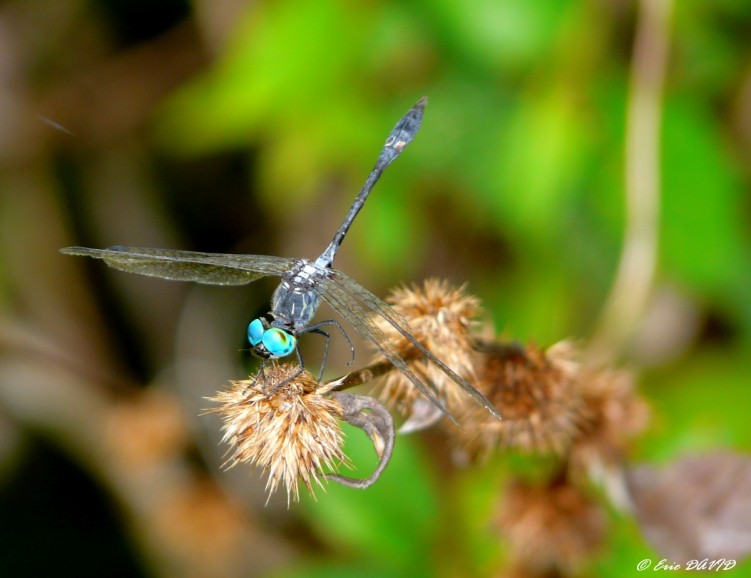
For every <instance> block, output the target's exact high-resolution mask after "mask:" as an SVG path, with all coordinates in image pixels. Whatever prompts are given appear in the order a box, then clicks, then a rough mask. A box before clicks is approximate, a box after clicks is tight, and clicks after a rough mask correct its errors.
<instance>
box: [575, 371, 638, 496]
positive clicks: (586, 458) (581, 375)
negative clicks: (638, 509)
mask: <svg viewBox="0 0 751 578" xmlns="http://www.w3.org/2000/svg"><path fill="white" fill-rule="evenodd" d="M568 359H569V360H571V359H572V356H568ZM573 367H574V368H575V372H576V374H577V375H578V377H577V380H578V381H579V384H580V385H579V387H580V388H581V391H582V396H583V398H584V401H585V403H586V405H587V410H586V414H587V423H586V427H584V428H582V431H581V432H580V434H579V435H578V436H577V438H576V440H575V441H574V445H573V447H572V449H571V456H570V458H569V460H570V464H571V466H572V467H573V468H574V474H575V475H581V474H587V475H590V476H591V475H592V474H597V473H598V472H599V473H602V472H605V473H606V474H607V472H608V471H615V470H619V469H620V466H621V465H622V463H623V462H624V460H625V458H626V453H627V450H628V444H629V442H630V441H631V440H632V439H633V438H634V437H636V436H637V435H638V434H640V433H641V432H642V431H644V429H645V428H646V426H647V423H648V421H649V416H650V411H649V407H648V405H647V403H646V401H644V399H642V398H641V397H640V396H639V395H638V394H637V392H636V384H635V381H634V376H633V374H632V373H631V372H630V371H627V370H622V369H613V368H599V367H598V368H594V367H589V366H587V365H586V364H585V363H574V366H573ZM611 497H612V496H611Z"/></svg>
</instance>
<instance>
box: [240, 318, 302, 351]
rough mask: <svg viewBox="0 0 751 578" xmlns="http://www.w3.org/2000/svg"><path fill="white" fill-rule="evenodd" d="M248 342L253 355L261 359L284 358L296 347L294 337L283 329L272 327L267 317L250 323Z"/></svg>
mask: <svg viewBox="0 0 751 578" xmlns="http://www.w3.org/2000/svg"><path fill="white" fill-rule="evenodd" d="M248 341H249V342H250V346H251V351H252V352H253V354H254V355H256V356H258V357H261V358H263V359H275V358H277V357H286V356H287V355H289V354H290V353H292V352H293V351H294V350H295V348H296V347H297V339H296V338H295V336H294V335H293V334H292V333H290V332H289V331H287V330H286V329H284V328H281V327H274V326H273V324H272V322H271V321H269V319H268V318H267V317H259V318H258V319H254V320H253V321H251V322H250V324H249V325H248Z"/></svg>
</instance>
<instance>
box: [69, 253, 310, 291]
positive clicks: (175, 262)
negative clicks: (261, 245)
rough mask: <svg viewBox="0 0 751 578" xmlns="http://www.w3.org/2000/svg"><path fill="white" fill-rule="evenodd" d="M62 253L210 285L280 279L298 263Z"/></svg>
mask: <svg viewBox="0 0 751 578" xmlns="http://www.w3.org/2000/svg"><path fill="white" fill-rule="evenodd" d="M60 252H61V253H65V254H66V255H80V256H84V257H93V258H94V259H102V260H103V261H104V262H105V263H107V265H109V266H110V267H113V268H115V269H119V270H120V271H127V272H128V273H138V274H139V275H149V276H151V277H161V278H163V279H172V280H175V281H195V282H196V283H206V284H209V285H244V284H246V283H250V282H252V281H255V280H256V279H260V278H261V277H265V276H269V275H276V276H278V275H281V274H282V273H284V272H285V271H286V270H287V269H289V268H290V267H292V266H293V265H294V263H295V259H290V258H285V257H270V256H266V255H225V254H223V253H198V252H194V251H177V250H172V249H145V248H138V247H110V248H109V249H87V248H86V247H66V248H65V249H60Z"/></svg>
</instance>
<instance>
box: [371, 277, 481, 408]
mask: <svg viewBox="0 0 751 578" xmlns="http://www.w3.org/2000/svg"><path fill="white" fill-rule="evenodd" d="M387 301H388V302H389V303H390V304H391V305H392V306H393V308H394V310H395V311H396V312H397V313H399V314H400V315H401V316H402V317H403V318H404V319H405V320H406V321H407V323H408V325H409V330H410V332H411V334H412V335H413V336H414V337H415V339H417V341H419V342H420V343H421V344H423V345H424V346H425V347H426V348H427V349H428V350H429V351H430V352H431V353H433V354H434V355H435V356H436V357H437V358H438V359H440V360H441V361H443V362H444V363H445V364H446V365H448V366H449V367H450V368H451V369H453V370H454V371H455V372H456V373H457V374H459V375H460V376H462V377H464V378H465V379H467V380H470V381H471V380H473V378H474V364H473V357H472V344H473V339H472V337H471V335H470V330H471V328H472V326H473V322H472V318H473V317H475V316H476V315H477V312H478V310H479V307H480V303H479V300H478V299H476V298H475V297H473V296H471V295H469V294H467V292H466V291H465V288H464V287H459V288H456V287H452V286H451V285H450V284H449V283H448V281H445V280H439V279H428V280H426V281H425V282H424V284H423V285H422V286H417V285H413V286H411V287H403V288H400V289H397V290H395V291H393V292H392V294H391V296H390V297H389V298H388V299H387ZM375 322H376V324H377V325H378V326H379V327H380V328H381V330H382V331H383V332H384V333H385V334H386V337H387V338H388V339H389V342H390V343H391V344H392V345H393V346H394V348H395V349H396V351H397V353H399V355H400V356H401V357H402V358H403V359H405V360H406V361H407V363H408V364H409V365H410V368H411V369H412V370H413V371H414V372H415V373H416V374H417V375H418V376H421V377H423V378H424V379H425V380H426V381H427V382H429V383H431V384H432V385H433V386H434V387H435V389H436V391H437V395H438V397H439V398H441V399H443V400H445V401H446V404H447V406H448V408H449V409H451V408H452V407H454V406H456V405H458V404H460V403H461V402H462V399H463V397H464V396H463V395H462V393H463V392H462V391H461V389H460V388H459V387H458V386H457V385H456V384H455V383H454V382H453V381H452V380H451V378H449V377H448V376H447V375H446V374H445V373H443V371H441V370H440V369H438V368H437V367H435V366H433V365H431V364H430V363H428V362H426V361H425V360H424V359H423V358H422V357H421V356H420V355H419V351H416V348H415V347H414V345H412V344H411V343H410V342H409V341H408V340H407V339H405V338H404V337H403V336H402V335H401V334H400V333H399V332H398V331H397V330H396V329H394V328H393V327H392V326H391V324H390V323H388V322H387V321H386V320H384V319H382V318H380V317H377V318H376V319H375ZM419 398H420V393H419V392H418V391H417V390H416V389H415V388H414V386H413V385H412V383H411V382H410V381H409V380H408V379H407V378H405V377H404V376H403V375H402V374H401V373H399V372H391V373H390V374H389V375H388V376H387V377H386V378H385V381H384V385H383V393H382V399H384V401H385V402H386V403H387V405H389V406H392V407H397V408H398V409H399V410H400V411H401V412H402V413H404V414H405V415H410V414H411V412H412V408H413V406H414V404H415V402H416V401H417V400H418V399H419Z"/></svg>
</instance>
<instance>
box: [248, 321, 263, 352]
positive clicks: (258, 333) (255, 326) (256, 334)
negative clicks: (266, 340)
mask: <svg viewBox="0 0 751 578" xmlns="http://www.w3.org/2000/svg"><path fill="white" fill-rule="evenodd" d="M264 331H266V328H265V327H264V326H263V322H262V321H261V320H260V319H254V320H253V321H251V322H250V325H248V341H250V344H251V345H252V346H253V347H255V346H256V345H258V344H259V343H261V339H263V332H264Z"/></svg>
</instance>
